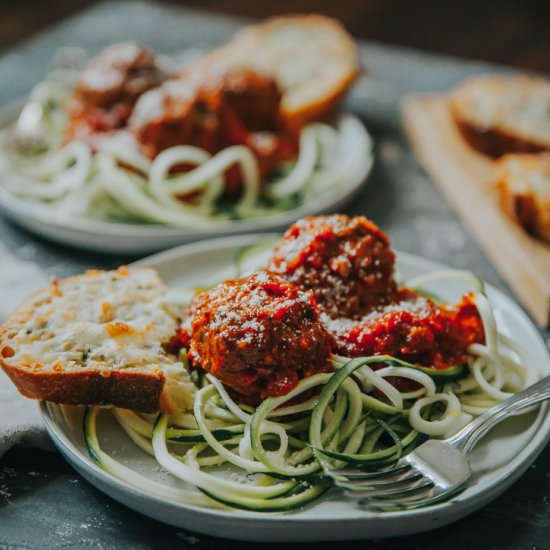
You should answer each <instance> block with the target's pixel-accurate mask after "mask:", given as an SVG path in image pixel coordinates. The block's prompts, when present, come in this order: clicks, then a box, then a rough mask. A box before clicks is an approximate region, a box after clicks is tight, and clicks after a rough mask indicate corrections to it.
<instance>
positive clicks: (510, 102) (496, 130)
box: [448, 75, 550, 158]
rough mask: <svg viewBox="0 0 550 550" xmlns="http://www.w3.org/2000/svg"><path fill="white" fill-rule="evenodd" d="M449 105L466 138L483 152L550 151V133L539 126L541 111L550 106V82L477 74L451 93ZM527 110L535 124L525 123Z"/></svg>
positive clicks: (457, 124)
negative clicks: (479, 75)
mask: <svg viewBox="0 0 550 550" xmlns="http://www.w3.org/2000/svg"><path fill="white" fill-rule="evenodd" d="M448 106H449V111H450V113H451V116H452V118H453V120H454V122H455V124H456V127H457V129H458V131H459V132H460V134H461V135H462V137H463V138H464V140H465V141H466V142H467V143H468V144H469V145H470V146H471V147H472V148H473V149H475V150H476V151H478V152H480V153H482V154H484V155H487V156H489V157H492V158H500V157H502V156H503V155H506V154H508V153H540V152H543V151H550V134H549V135H547V134H548V132H547V131H546V130H543V131H541V130H540V129H539V130H537V129H536V123H537V122H538V120H537V118H540V117H538V115H537V113H538V111H540V112H541V113H542V112H543V110H544V109H545V108H546V106H550V82H549V81H546V80H544V79H541V78H533V77H530V76H526V75H519V76H515V77H505V76H500V75H486V76H481V77H475V78H472V79H469V80H467V81H465V82H464V83H462V84H461V85H459V86H458V87H457V88H456V89H455V90H454V91H453V92H452V93H451V95H450V97H449V100H448ZM526 106H528V107H529V108H528V109H526ZM533 106H534V107H538V111H537V109H534V110H533V109H532V107H533ZM531 110H533V112H532V113H531V112H530V111H531ZM526 112H527V113H528V116H530V117H531V118H532V119H534V120H533V121H532V122H533V123H532V124H526V117H527V115H526ZM539 114H540V113H539ZM529 120H531V119H529ZM545 132H546V133H545Z"/></svg>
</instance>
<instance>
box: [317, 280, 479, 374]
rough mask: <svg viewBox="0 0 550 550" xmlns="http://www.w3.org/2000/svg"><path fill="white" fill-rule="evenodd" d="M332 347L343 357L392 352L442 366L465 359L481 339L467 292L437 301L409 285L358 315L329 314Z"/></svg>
mask: <svg viewBox="0 0 550 550" xmlns="http://www.w3.org/2000/svg"><path fill="white" fill-rule="evenodd" d="M326 326H327V330H328V331H329V332H330V333H331V335H332V337H333V338H334V351H335V352H336V353H339V354H341V355H345V356H347V357H363V356H369V355H393V356H394V357H399V358H400V359H403V360H405V361H408V362H410V363H414V364H419V365H423V366H425V367H430V368H434V369H444V368H447V367H450V366H453V365H460V364H464V363H466V362H467V360H468V357H467V349H468V347H469V346H470V344H473V343H483V342H484V341H485V336H484V331H483V324H482V322H481V318H480V317H479V313H478V311H477V308H476V306H475V303H474V301H473V299H472V297H471V296H470V295H466V296H464V297H463V298H462V300H461V301H460V302H459V303H458V304H455V305H441V306H439V305H436V304H434V303H433V301H432V300H430V299H429V298H426V297H425V296H421V295H419V294H416V293H415V292H414V291H412V290H410V289H406V288H403V289H400V290H399V291H398V294H397V296H396V297H395V301H394V302H393V303H392V304H390V305H387V306H385V307H384V308H381V309H379V310H374V311H372V312H371V313H370V314H368V315H366V316H365V317H364V318H363V319H361V320H360V321H353V320H350V319H338V320H335V319H332V320H327V323H326Z"/></svg>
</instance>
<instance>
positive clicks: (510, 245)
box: [401, 95, 550, 327]
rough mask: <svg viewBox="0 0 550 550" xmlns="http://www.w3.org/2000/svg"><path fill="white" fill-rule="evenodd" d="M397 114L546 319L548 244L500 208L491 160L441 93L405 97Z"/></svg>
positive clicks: (505, 270)
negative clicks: (463, 130) (468, 139)
mask: <svg viewBox="0 0 550 550" xmlns="http://www.w3.org/2000/svg"><path fill="white" fill-rule="evenodd" d="M401 115H402V119H403V122H404V126H405V131H406V132H407V134H408V136H409V139H410V140H411V143H412V146H413V149H414V151H415V152H416V155H417V156H418V158H419V160H420V163H421V164H422V165H423V167H424V169H425V170H426V172H427V173H428V174H429V175H430V177H431V178H432V179H433V181H434V183H435V184H436V185H437V186H438V187H439V189H440V190H441V192H442V193H443V194H444V195H445V197H446V198H447V200H448V201H449V202H450V203H451V204H452V206H453V207H454V209H455V210H456V211H457V213H458V214H459V216H460V217H461V219H462V220H463V222H464V223H465V224H466V226H467V227H468V228H469V230H470V232H471V233H472V235H473V236H474V238H475V239H476V240H477V241H478V242H479V244H480V246H481V247H482V249H483V250H484V251H485V253H486V255H487V256H488V258H489V259H490V260H491V261H492V263H493V265H494V266H495V267H496V269H497V270H498V271H499V272H500V274H501V275H502V277H503V278H504V279H505V280H506V281H507V282H508V284H509V285H510V286H511V288H512V289H513V290H514V292H515V294H516V295H517V297H518V298H519V299H520V300H521V302H522V303H523V304H524V306H525V308H526V309H527V310H528V311H529V312H530V313H531V315H532V316H533V318H534V319H535V320H536V322H537V323H538V324H539V325H541V326H543V327H548V325H549V323H550V247H549V246H548V245H546V244H544V243H541V242H539V241H537V240H536V239H534V238H532V237H530V236H529V235H528V234H527V233H526V232H525V231H524V230H523V229H522V228H521V227H520V226H519V225H518V224H517V223H516V222H515V221H514V220H513V219H512V218H510V217H509V216H508V215H507V214H506V213H505V212H504V210H502V208H501V206H500V204H499V202H498V198H497V195H496V193H495V190H494V187H493V183H494V181H495V178H496V170H495V166H494V163H493V161H492V160H490V159H489V158H487V157H485V156H483V155H481V154H479V153H477V152H475V151H474V150H473V149H471V148H470V147H469V146H468V144H467V143H465V142H464V140H463V139H462V137H461V136H460V134H459V133H458V131H457V129H456V127H455V124H454V122H453V120H452V118H451V116H450V115H449V111H448V109H447V105H446V100H445V98H444V97H443V96H440V95H439V96H437V95H429V96H428V95H424V96H411V97H407V98H405V99H404V100H403V101H402V103H401Z"/></svg>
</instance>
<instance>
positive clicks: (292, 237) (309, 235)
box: [267, 214, 396, 319]
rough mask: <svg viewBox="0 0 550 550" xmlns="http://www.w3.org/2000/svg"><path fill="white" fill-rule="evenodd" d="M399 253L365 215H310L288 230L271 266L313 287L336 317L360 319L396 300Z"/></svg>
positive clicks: (305, 286) (271, 270)
mask: <svg viewBox="0 0 550 550" xmlns="http://www.w3.org/2000/svg"><path fill="white" fill-rule="evenodd" d="M394 262H395V255H394V253H393V252H392V251H391V249H390V241H389V239H388V237H387V235H386V234H385V233H383V232H382V231H381V230H380V229H379V228H378V227H377V226H376V225H375V224H374V223H372V222H371V221H369V220H367V218H365V217H363V216H357V217H354V218H350V217H349V216H345V215H343V214H335V215H332V216H318V217H309V218H306V219H303V220H300V221H298V222H297V223H296V224H294V225H293V226H292V227H290V229H288V231H287V232H286V233H285V234H284V236H283V238H282V240H281V241H280V243H279V244H278V245H277V247H276V248H275V251H274V253H273V255H272V257H271V259H270V260H269V262H268V265H267V271H268V272H269V273H272V274H274V275H279V276H281V277H283V278H284V279H285V280H287V281H289V282H291V283H293V284H295V285H296V286H298V287H299V288H301V289H302V290H312V291H313V294H314V296H315V299H316V301H317V303H318V304H319V307H320V308H321V309H322V310H323V312H324V313H326V314H327V315H328V316H329V317H331V318H338V317H345V318H349V319H360V318H361V317H363V315H365V314H366V313H368V312H369V311H370V310H371V309H373V308H376V307H380V306H383V305H385V304H388V303H389V302H391V300H392V297H393V295H394V294H395V292H396V285H395V282H394V280H393V267H394Z"/></svg>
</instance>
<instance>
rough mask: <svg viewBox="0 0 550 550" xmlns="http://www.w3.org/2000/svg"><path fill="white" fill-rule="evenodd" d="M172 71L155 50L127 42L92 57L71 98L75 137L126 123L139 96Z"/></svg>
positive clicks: (70, 107)
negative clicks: (167, 71)
mask: <svg viewBox="0 0 550 550" xmlns="http://www.w3.org/2000/svg"><path fill="white" fill-rule="evenodd" d="M166 78H168V74H167V73H166V71H165V70H163V69H162V68H161V67H160V65H159V63H158V61H157V60H156V58H155V56H154V54H153V53H152V52H150V51H149V50H147V49H146V48H143V47H141V46H139V45H138V44H135V43H133V42H127V43H122V44H114V45H112V46H109V47H108V48H106V49H105V50H103V51H102V52H101V53H100V54H99V55H98V56H97V57H95V58H94V59H92V60H91V61H90V62H89V64H88V65H87V66H86V67H85V69H84V70H83V71H82V73H81V74H80V77H79V78H78V81H77V83H76V87H75V90H74V93H73V97H72V98H71V100H70V101H69V107H68V109H69V117H70V119H71V125H70V128H69V135H70V137H71V138H84V139H85V138H88V137H90V136H92V135H94V134H96V133H102V132H109V131H111V130H115V129H118V128H121V127H122V126H124V125H125V123H126V121H127V119H128V117H129V116H130V114H131V112H132V109H133V107H134V104H135V103H136V101H137V99H138V98H139V97H140V96H141V95H142V94H143V93H144V92H146V91H147V90H150V89H151V88H156V87H157V86H159V85H160V84H161V83H162V82H164V80H166Z"/></svg>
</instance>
